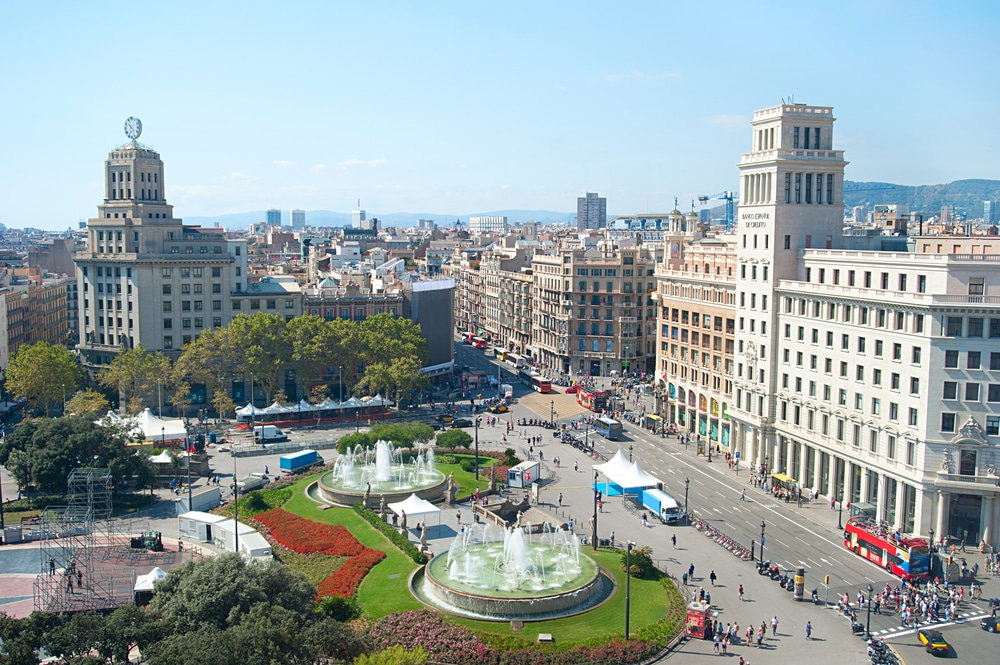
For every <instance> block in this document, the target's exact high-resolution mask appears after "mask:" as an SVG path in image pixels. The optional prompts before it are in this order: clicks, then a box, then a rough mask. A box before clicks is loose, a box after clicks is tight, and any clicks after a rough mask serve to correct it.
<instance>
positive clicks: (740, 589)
mask: <svg viewBox="0 0 1000 665" xmlns="http://www.w3.org/2000/svg"><path fill="white" fill-rule="evenodd" d="M738 591H739V592H740V602H741V603H742V602H743V585H742V584H741V585H740V588H739V589H738Z"/></svg>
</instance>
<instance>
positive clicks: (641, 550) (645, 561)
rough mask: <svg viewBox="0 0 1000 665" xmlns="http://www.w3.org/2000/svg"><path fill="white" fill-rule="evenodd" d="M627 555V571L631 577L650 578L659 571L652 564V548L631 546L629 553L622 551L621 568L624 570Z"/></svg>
mask: <svg viewBox="0 0 1000 665" xmlns="http://www.w3.org/2000/svg"><path fill="white" fill-rule="evenodd" d="M626 557H628V562H629V564H630V566H631V567H630V568H629V569H628V573H629V574H630V575H631V576H632V577H639V578H644V579H645V578H650V577H653V576H654V575H655V574H657V573H659V571H658V570H657V569H656V566H654V565H653V550H652V549H651V548H649V547H646V546H644V545H643V546H640V547H634V548H632V553H631V554H629V553H628V552H626V551H624V550H623V551H622V558H621V561H622V570H625V561H626Z"/></svg>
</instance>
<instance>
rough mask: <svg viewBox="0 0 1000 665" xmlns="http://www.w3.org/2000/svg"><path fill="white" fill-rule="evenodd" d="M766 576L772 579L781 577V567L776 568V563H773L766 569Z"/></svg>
mask: <svg viewBox="0 0 1000 665" xmlns="http://www.w3.org/2000/svg"><path fill="white" fill-rule="evenodd" d="M767 576H768V577H770V578H771V579H772V580H776V579H778V578H779V577H781V569H780V568H778V564H774V565H773V566H771V567H770V568H768V569H767Z"/></svg>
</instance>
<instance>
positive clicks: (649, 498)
mask: <svg viewBox="0 0 1000 665" xmlns="http://www.w3.org/2000/svg"><path fill="white" fill-rule="evenodd" d="M642 505H643V506H645V507H646V508H648V509H649V510H651V511H652V512H653V514H654V515H656V516H657V517H658V518H660V521H662V522H663V523H665V524H668V523H670V522H677V521H679V520H682V519H684V517H685V516H686V514H687V510H686V508H687V506H683V507H682V506H681V505H680V504H679V503H678V502H677V500H676V499H674V497H672V496H670V495H669V494H667V493H666V492H664V491H662V490H654V489H646V490H643V491H642Z"/></svg>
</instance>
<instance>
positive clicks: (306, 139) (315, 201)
mask: <svg viewBox="0 0 1000 665" xmlns="http://www.w3.org/2000/svg"><path fill="white" fill-rule="evenodd" d="M998 7H1000V3H994V2H940V3H929V2H878V1H872V0H869V1H867V2H852V1H848V2H841V1H838V2H835V3H814V2H782V1H778V2H767V3H763V2H754V3H750V2H745V3H744V2H731V3H727V2H700V3H694V2H672V1H671V2H668V1H663V2H596V3H591V2H582V1H577V2H538V1H536V2H475V1H472V0H467V1H466V2H398V3H397V2H357V1H355V2H313V3H310V2H282V3H278V2H270V3H263V2H248V1H246V0H244V1H242V2H184V1H180V2H167V3H164V2H145V3H144V2H137V3H121V2H116V3H105V2H99V1H95V2H44V3H38V2H30V3H29V2H5V3H3V7H2V9H0V85H2V88H0V89H2V91H3V95H2V96H3V100H4V101H3V103H2V104H0V121H2V127H3V128H4V131H3V138H2V139H0V152H2V155H3V159H2V160H0V222H3V223H5V224H7V225H8V226H14V227H23V226H35V227H40V228H48V229H65V228H67V227H69V226H75V225H76V222H77V221H78V220H79V219H85V218H88V217H92V216H93V215H94V214H96V206H97V205H98V203H100V197H101V196H102V192H103V185H102V179H103V162H104V160H105V158H106V157H107V153H108V152H109V151H110V150H112V149H113V148H114V147H115V146H117V145H120V144H122V143H124V142H125V141H126V138H125V136H124V134H123V131H122V125H123V122H124V120H125V118H126V117H128V116H130V115H135V116H138V117H139V118H141V120H142V122H143V134H142V137H141V138H140V141H141V142H143V143H145V144H147V145H149V146H152V147H153V148H155V149H156V150H158V151H159V152H160V153H161V156H162V157H163V159H164V161H165V162H166V193H167V197H168V202H170V203H172V204H173V205H174V211H175V214H176V215H177V216H179V217H185V216H200V215H217V214H224V213H230V212H244V211H250V210H261V209H265V208H270V207H274V208H280V209H283V210H289V209H291V208H303V209H306V210H311V209H328V210H335V211H341V212H347V211H349V210H350V209H351V208H352V207H354V206H355V205H356V201H357V199H358V198H360V199H361V203H362V207H364V208H365V209H367V210H368V211H369V214H370V215H374V216H378V215H384V214H387V213H391V212H413V213H420V212H426V213H435V214H440V215H460V214H468V213H473V212H478V211H489V210H499V209H511V208H519V209H548V210H557V211H573V210H575V205H576V197H577V196H582V195H583V194H584V193H585V192H587V191H596V192H599V193H600V194H601V195H602V196H606V197H607V199H608V211H609V213H617V214H633V213H642V212H656V211H666V210H669V209H671V208H673V199H674V197H675V196H676V197H678V198H679V199H680V201H681V207H682V209H687V208H688V207H689V206H690V201H691V199H692V198H693V197H695V196H697V195H698V194H712V193H715V192H719V191H721V190H724V189H732V188H735V187H736V185H737V170H736V166H735V165H736V163H737V161H738V159H739V155H740V153H741V152H744V151H746V150H748V149H749V146H750V129H749V120H750V117H751V114H752V113H753V111H754V110H755V109H759V108H765V107H768V106H773V105H775V104H779V103H780V102H781V98H782V97H785V96H789V95H794V97H795V101H797V102H804V103H808V104H815V105H830V106H834V107H835V115H836V117H837V118H838V121H837V124H836V128H835V135H834V136H835V143H836V147H838V148H841V149H844V150H845V151H846V156H847V159H848V160H849V161H850V162H851V164H850V166H848V176H847V177H848V178H849V179H852V180H884V181H890V182H897V183H903V184H914V185H916V184H934V183H942V182H950V181H952V180H957V179H963V178H997V179H1000V160H998V159H997V156H998V155H1000V104H998V91H1000V86H998V85H997V79H996V69H995V65H996V63H997V62H998V60H1000V58H998V55H997V52H998V49H1000V46H998V41H997V35H998V34H1000V20H998V19H1000V9H998ZM991 65H992V66H991Z"/></svg>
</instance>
